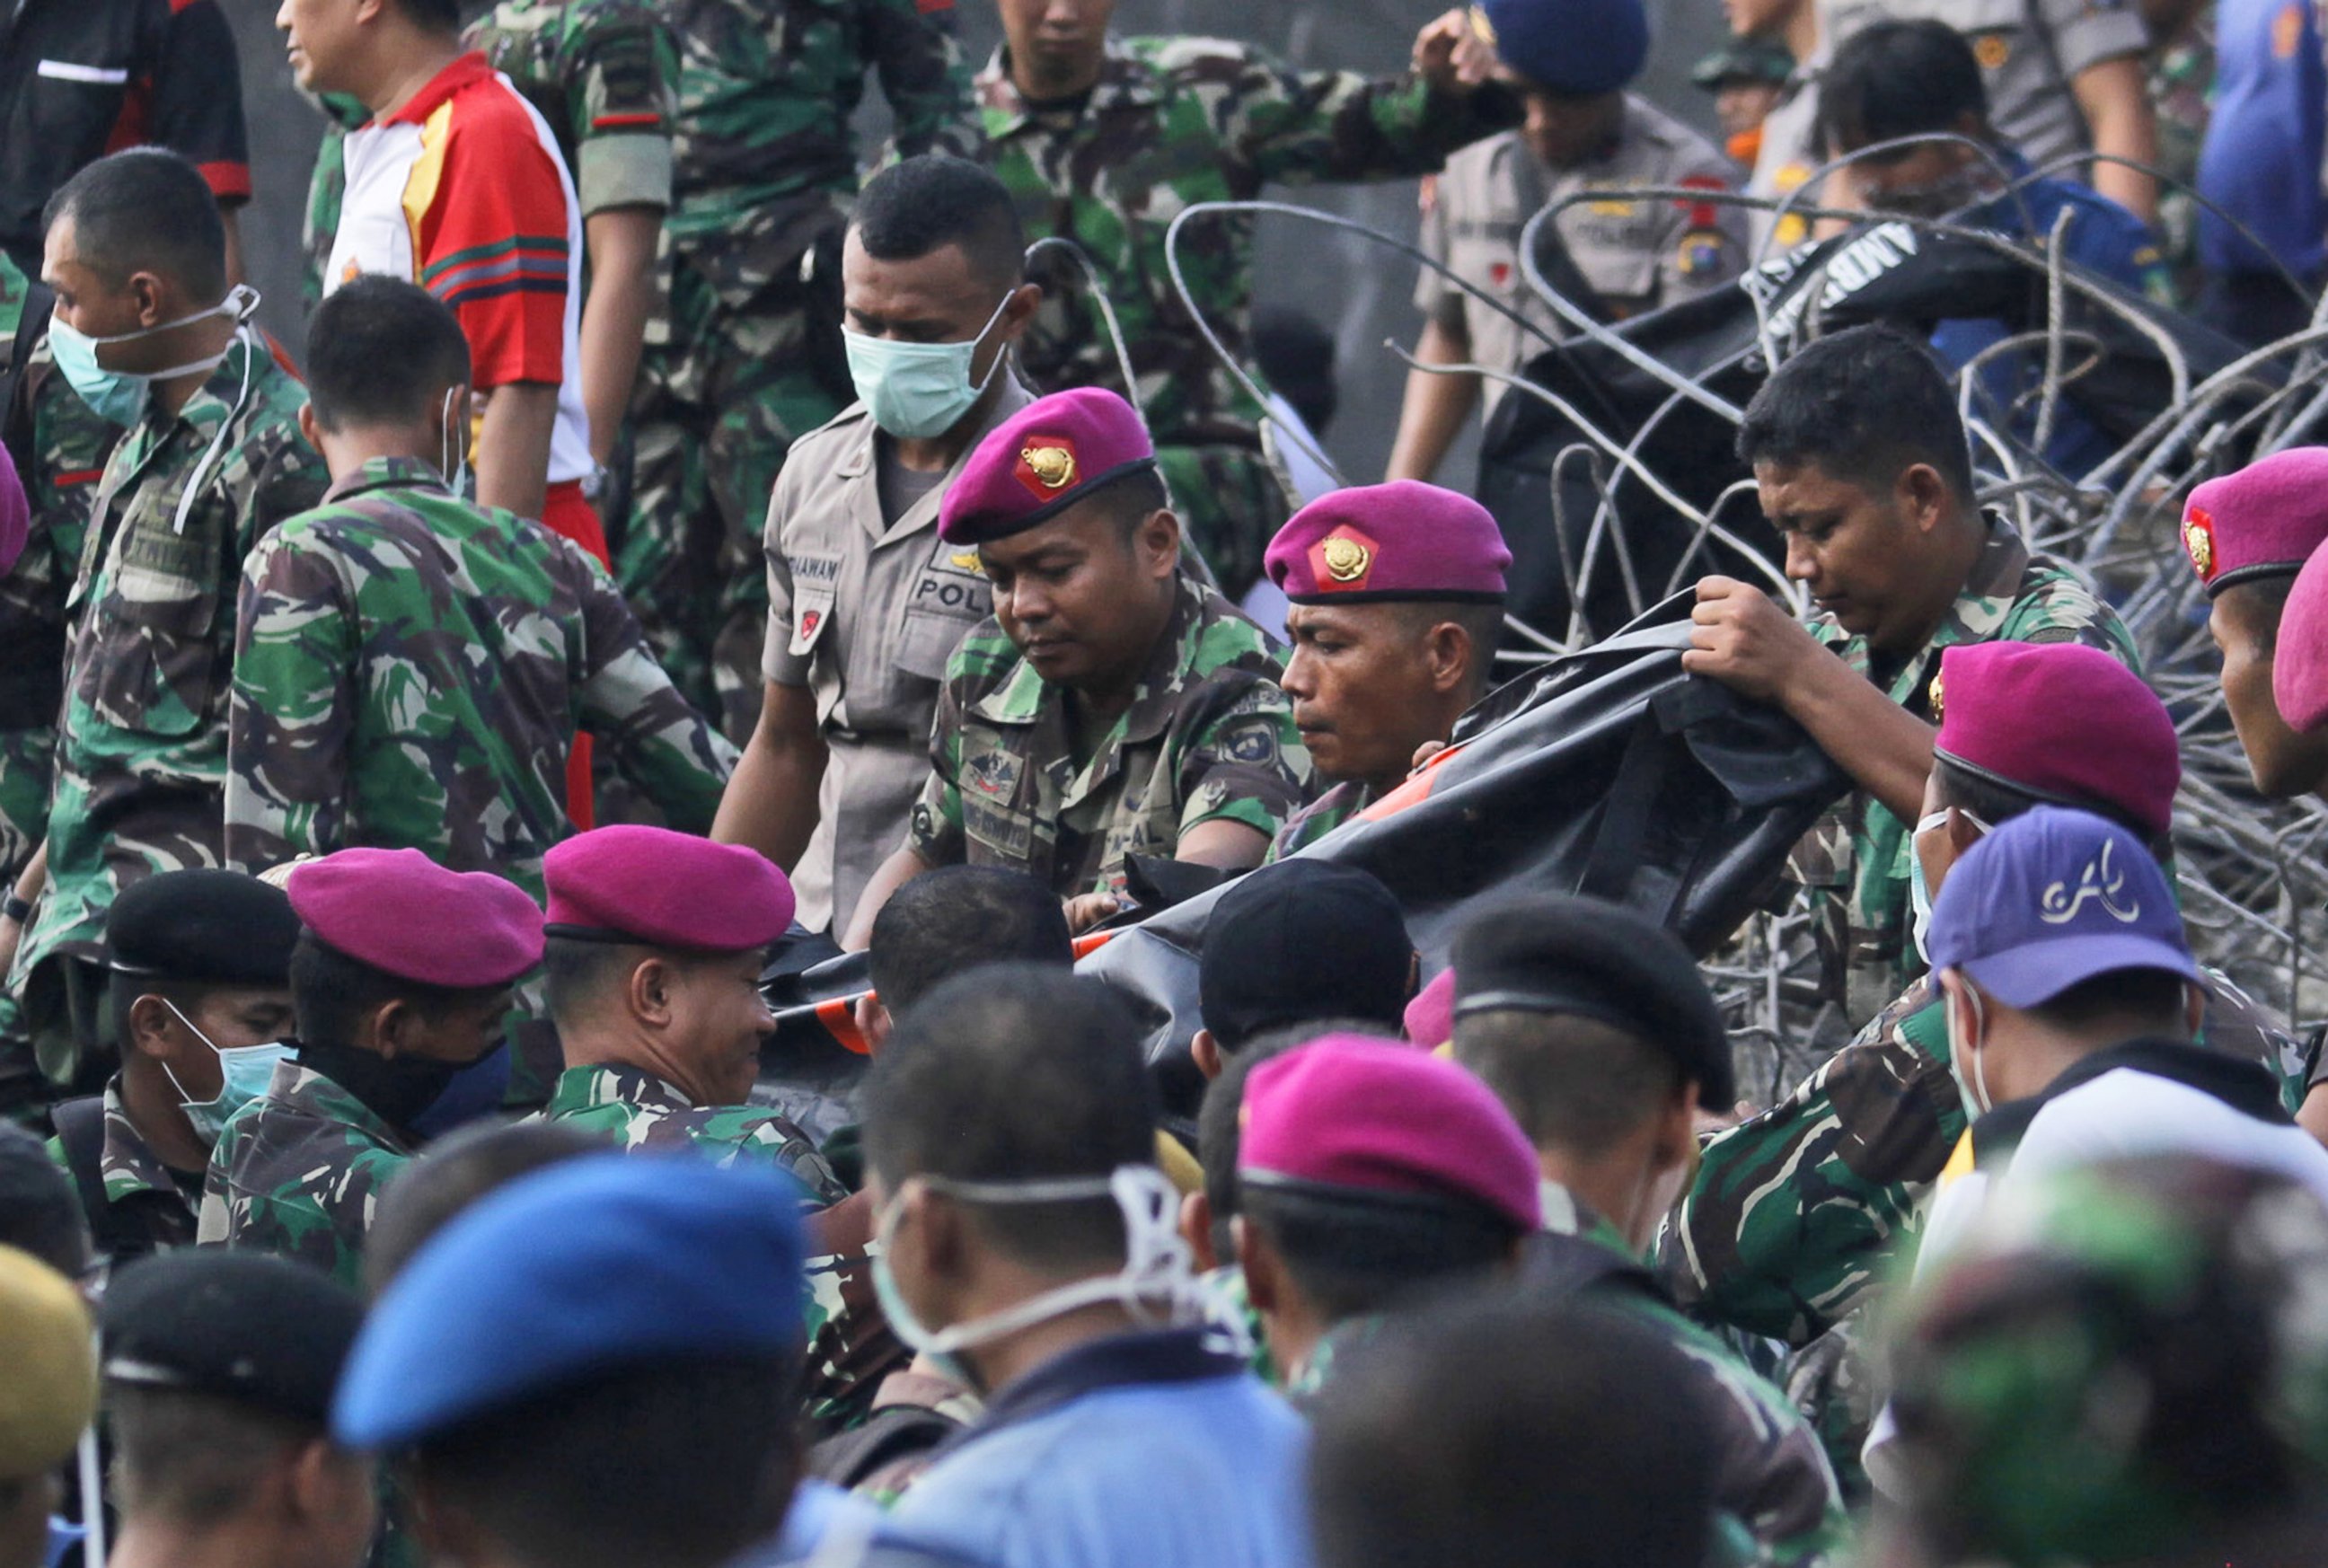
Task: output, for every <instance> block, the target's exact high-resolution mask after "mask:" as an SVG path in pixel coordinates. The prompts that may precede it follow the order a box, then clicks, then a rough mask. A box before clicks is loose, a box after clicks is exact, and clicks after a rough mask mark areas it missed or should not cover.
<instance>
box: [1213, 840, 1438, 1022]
mask: <svg viewBox="0 0 2328 1568" xmlns="http://www.w3.org/2000/svg"><path fill="white" fill-rule="evenodd" d="M1413 991H1414V943H1413V940H1412V939H1410V938H1409V937H1408V935H1407V934H1406V916H1405V915H1404V914H1403V913H1402V912H1401V910H1400V909H1399V906H1398V899H1397V898H1396V897H1394V895H1393V894H1392V893H1391V890H1390V889H1389V888H1388V887H1384V886H1383V884H1382V879H1381V878H1378V877H1376V876H1375V875H1374V874H1373V873H1372V872H1368V871H1361V870H1359V869H1357V868H1356V867H1355V866H1340V865H1336V864H1335V863H1334V862H1332V861H1330V860H1319V859H1312V858H1310V857H1308V856H1297V857H1295V858H1294V859H1291V860H1281V861H1279V862H1278V863H1277V864H1276V865H1274V866H1268V867H1264V868H1263V869H1261V870H1258V871H1254V872H1253V873H1251V874H1250V875H1248V876H1246V877H1245V878H1244V879H1243V880H1241V881H1239V882H1238V883H1237V884H1236V885H1235V886H1234V887H1231V888H1230V889H1229V890H1228V891H1227V892H1225V893H1224V894H1222V895H1221V897H1220V902H1218V903H1217V904H1216V905H1214V906H1213V915H1212V919H1211V920H1210V921H1209V922H1208V923H1207V924H1206V927H1205V945H1204V947H1203V949H1202V951H1201V952H1199V953H1198V954H1197V1008H1198V1009H1199V1011H1201V1013H1202V1014H1203V1016H1204V1021H1205V1028H1207V1029H1209V1030H1211V1031H1212V1035H1213V1038H1214V1039H1215V1040H1216V1041H1217V1042H1219V1044H1220V1047H1221V1048H1222V1049H1223V1050H1226V1051H1234V1050H1235V1049H1236V1048H1237V1047H1240V1046H1242V1045H1244V1042H1245V1041H1247V1040H1249V1039H1251V1038H1253V1036H1255V1035H1257V1034H1260V1033H1261V1032H1262V1031H1263V1030H1264V1029H1272V1028H1277V1027H1278V1026H1279V1025H1281V1024H1298V1023H1303V1022H1307V1021H1309V1020H1311V1019H1352V1020H1364V1021H1366V1022H1370V1023H1380V1024H1381V1025H1382V1026H1383V1028H1384V1030H1385V1033H1388V1034H1390V1035H1392V1036H1396V1035H1397V1033H1398V1030H1399V1021H1400V1016H1401V1014H1403V1012H1404V1011H1405V1009H1406V1001H1407V998H1408V997H1410V996H1412V995H1413Z"/></svg>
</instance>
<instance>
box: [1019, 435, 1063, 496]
mask: <svg viewBox="0 0 2328 1568" xmlns="http://www.w3.org/2000/svg"><path fill="white" fill-rule="evenodd" d="M1019 457H1020V458H1021V459H1023V460H1024V461H1025V463H1026V465H1027V468H1028V472H1029V473H1031V474H1034V476H1035V477H1036V478H1037V480H1038V481H1040V482H1041V484H1042V485H1043V488H1044V489H1046V490H1065V488H1066V487H1067V486H1068V485H1070V484H1074V483H1075V454H1074V453H1073V452H1070V451H1068V450H1067V449H1066V448H1065V446H1029V447H1028V448H1027V449H1026V450H1025V451H1023V452H1021V453H1019Z"/></svg>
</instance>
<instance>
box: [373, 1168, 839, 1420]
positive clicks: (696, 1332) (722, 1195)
mask: <svg viewBox="0 0 2328 1568" xmlns="http://www.w3.org/2000/svg"><path fill="white" fill-rule="evenodd" d="M804 1200H805V1195H804V1194H803V1190H802V1188H800V1186H799V1184H797V1183H796V1182H794V1181H793V1180H792V1179H791V1178H789V1177H787V1176H784V1174H782V1173H781V1172H778V1171H775V1170H773V1169H760V1168H733V1169H718V1168H717V1167H715V1166H713V1165H711V1164H709V1162H708V1161H706V1160H703V1159H701V1158H699V1157H698V1156H694V1155H684V1154H682V1155H648V1154H638V1155H622V1154H603V1155H590V1156H587V1157H586V1158H583V1159H580V1160H566V1161H563V1162H561V1163H559V1164H558V1165H556V1166H553V1167H551V1168H550V1169H547V1170H542V1171H539V1172H536V1173H535V1174H533V1175H530V1176H527V1177H523V1178H520V1179H518V1180H516V1181H513V1182H511V1183H510V1184H509V1185H508V1186H507V1187H504V1188H501V1189H499V1190H498V1191H495V1192H493V1193H492V1194H490V1195H488V1196H487V1197H483V1198H482V1199H480V1200H479V1201H478V1202H477V1203H476V1204H475V1205H474V1207H470V1208H469V1209H467V1210H465V1212H463V1213H462V1214H461V1215H460V1216H457V1217H456V1218H455V1219H454V1220H453V1221H452V1223H450V1224H449V1225H446V1227H445V1228H444V1229H443V1230H442V1231H440V1232H438V1233H437V1234H436V1235H434V1236H432V1237H430V1238H429V1240H428V1242H427V1244H426V1245H424V1246H423V1247H422V1248H421V1249H420V1251H419V1252H418V1253H415V1254H414V1255H413V1259H412V1261H411V1263H408V1265H407V1266H406V1267H405V1270H404V1272H402V1273H400V1274H399V1275H398V1276H397V1278H396V1282H395V1283H394V1284H393V1285H391V1286H390V1287H389V1289H388V1291H387V1292H386V1293H385V1294H383V1295H382V1296H381V1297H380V1301H379V1302H378V1304H377V1305H375V1306H374V1307H373V1308H372V1310H371V1314H370V1316H369V1317H367V1318H366V1319H365V1320H364V1325H363V1329H362V1331H361V1333H360V1334H359V1335H358V1336H357V1337H356V1343H355V1347H354V1349H353V1350H352V1351H351V1352H350V1353H349V1357H348V1364H347V1367H346V1370H345V1371H344V1372H343V1374H342V1375H341V1377H340V1385H339V1389H338V1391H337V1393H336V1394H335V1395H334V1397H333V1403H332V1435H333V1437H334V1438H336V1439H337V1440H338V1441H340V1442H341V1443H343V1444H344V1445H345V1446H347V1447H349V1448H356V1449H381V1448H394V1447H399V1446H401V1445H404V1444H407V1443H410V1442H414V1441H418V1440H420V1439H423V1438H426V1437H428V1436H430V1435H432V1434H434V1433H436V1432H444V1431H446V1429H448V1428H450V1427H453V1426H456V1425H458V1424H460V1423H461V1422H465V1421H467V1420H469V1419H471V1418H472V1417H474V1416H478V1415H482V1414H484V1413H487V1412H489V1411H493V1410H496V1409H500V1408H502V1407H503V1406H506V1405H510V1404H516V1403H517V1402H519V1401H521V1400H523V1399H527V1398H530V1397H531V1396H533V1395H535V1394H542V1393H546V1392H548V1391H549V1390H551V1389H555V1388H559V1387H561V1386H564V1385H568V1384H572V1383H575V1382H578V1381H580V1380H582V1379H584V1378H587V1377H590V1376H596V1375H597V1374H601V1373H605V1372H611V1371H615V1370H619V1369H621V1368H623V1367H625V1366H634V1365H637V1364H639V1363H642V1362H648V1361H657V1360H668V1359H671V1358H674V1357H689V1356H706V1357H709V1356H735V1355H753V1354H762V1353H765V1354H770V1355H777V1354H782V1353H783V1352H784V1351H786V1350H787V1349H791V1348H793V1347H797V1345H798V1344H799V1342H800V1337H801V1332H802V1317H801V1313H802V1306H803V1293H804V1276H803V1257H802V1235H803V1232H802V1219H801V1207H802V1204H803V1201H804Z"/></svg>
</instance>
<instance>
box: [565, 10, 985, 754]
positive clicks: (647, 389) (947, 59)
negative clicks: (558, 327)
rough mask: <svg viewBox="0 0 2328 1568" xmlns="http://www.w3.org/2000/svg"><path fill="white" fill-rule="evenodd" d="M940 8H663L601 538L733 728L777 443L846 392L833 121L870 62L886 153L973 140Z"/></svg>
mask: <svg viewBox="0 0 2328 1568" xmlns="http://www.w3.org/2000/svg"><path fill="white" fill-rule="evenodd" d="M669 14H670V16H671V30H672V32H673V33H676V34H677V35H678V39H679V48H680V87H679V104H680V109H679V138H678V171H677V201H676V202H675V204H674V205H673V207H672V208H671V221H670V222H669V224H668V225H667V226H666V227H665V229H664V230H663V241H664V249H665V255H664V258H663V259H664V262H665V265H666V271H667V277H668V279H669V287H668V292H667V294H666V296H665V300H664V308H663V309H662V312H661V313H659V314H658V315H657V316H656V318H655V319H654V320H653V321H652V322H650V323H649V324H648V326H647V342H646V354H645V358H644V360H643V361H642V363H641V365H640V370H639V389H638V395H637V397H636V398H635V399H634V401H633V402H632V405H631V428H632V434H633V437H634V453H633V458H632V479H631V514H630V517H629V520H628V521H627V522H626V523H625V524H624V525H623V526H622V527H621V528H620V529H619V530H610V533H609V539H608V543H609V544H610V545H611V546H612V548H613V549H614V552H615V576H616V577H618V578H619V579H620V580H621V582H622V585H623V591H624V593H625V594H628V595H629V596H630V598H631V603H632V605H633V606H634V608H636V609H637V611H638V613H639V618H640V620H641V621H642V622H643V624H645V626H646V629H647V636H648V640H649V641H650V642H651V643H652V644H653V645H654V649H655V653H656V655H657V656H658V657H659V658H661V659H662V662H663V664H664V667H665V668H667V669H669V670H670V671H671V673H672V675H673V677H674V678H676V679H677V680H678V681H679V683H680V688H681V690H683V691H685V692H686V693H687V694H688V695H689V697H690V698H691V699H694V700H695V702H696V703H697V704H698V705H699V706H700V707H702V708H703V709H705V711H707V712H710V713H714V714H718V715H720V716H721V719H722V722H723V723H724V724H725V725H726V727H727V728H728V733H729V735H731V736H732V737H735V738H737V739H738V740H741V739H743V738H744V737H746V736H747V735H748V734H749V733H750V732H751V728H752V724H753V721H754V720H755V719H756V718H757V717H758V716H759V711H760V649H761V643H762V639H763V637H764V636H765V630H766V628H765V621H766V618H767V613H768V604H767V585H766V583H765V581H764V580H763V578H762V577H761V575H760V522H761V519H762V517H763V516H764V515H765V512H766V511H767V503H768V494H769V492H770V491H771V490H773V489H774V487H775V480H776V470H777V469H779V468H780V467H782V466H783V465H784V454H785V452H786V450H787V449H788V448H789V447H790V446H791V445H792V443H793V440H794V439H795V438H796V437H801V436H804V435H806V434H807V433H808V432H809V431H811V430H813V429H815V428H816V427H818V426H820V425H821V424H823V423H824V422H825V421H826V420H828V419H830V418H832V417H833V416H834V415H836V414H838V413H840V410H841V408H842V406H843V405H844V404H846V403H848V402H849V401H850V398H851V396H852V395H853V394H851V392H850V389H849V384H848V375H847V371H846V370H845V368H843V367H842V366H841V364H840V360H839V352H840V350H839V336H838V334H839V333H840V278H839V277H838V275H837V267H838V263H837V261H836V260H835V259H834V252H833V251H832V250H831V249H830V247H831V240H832V239H833V237H835V236H836V235H837V234H838V232H839V230H840V225H841V221H842V202H843V201H844V200H845V199H846V198H847V197H848V196H849V195H850V193H852V192H854V191H855V190H856V188H857V181H858V168H857V151H856V144H855V138H854V136H853V135H852V133H851V131H850V117H851V116H852V115H853V114H854V113H855V112H856V109H857V106H858V103H859V100H860V99H862V98H863V97H864V92H865V79H866V76H867V73H868V71H871V72H874V73H877V74H878V76H879V78H880V81H881V94H882V97H883V98H885V99H887V101H888V105H889V108H890V110H891V112H892V114H893V115H894V116H895V118H896V131H895V134H894V135H893V136H892V138H891V147H892V149H893V151H894V152H895V154H896V155H900V156H911V155H915V154H917V153H926V152H947V153H953V154H956V155H962V156H975V155H977V151H978V130H977V123H976V119H975V117H974V116H973V114H972V108H971V102H970V71H969V66H968V63H967V62H966V61H964V60H963V58H962V50H961V47H960V45H958V44H957V43H956V42H954V37H953V0H680V3H679V4H677V5H673V6H672V7H671V11H670V13H669ZM821 247H822V248H824V253H823V256H822V263H823V266H822V268H821V269H819V268H818V267H817V258H818V256H819V251H820V248H821ZM812 271H815V272H817V276H816V277H814V278H813V280H812V277H811V276H810V275H811V273H812Z"/></svg>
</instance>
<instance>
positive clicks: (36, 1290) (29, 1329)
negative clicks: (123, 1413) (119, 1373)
mask: <svg viewBox="0 0 2328 1568" xmlns="http://www.w3.org/2000/svg"><path fill="white" fill-rule="evenodd" d="M0 1367H5V1368H6V1369H7V1371H6V1373H5V1376H0V1481H15V1480H23V1479H26V1478H28V1477H32V1476H37V1475H40V1474H42V1472H43V1471H46V1470H48V1469H52V1468H53V1467H54V1466H55V1465H56V1464H57V1463H58V1461H60V1460H62V1459H63V1458H64V1457H65V1456H66V1455H67V1454H69V1453H70V1452H72V1451H73V1445H74V1444H75V1443H77V1442H79V1441H80V1434H81V1431H82V1429H83V1428H85V1427H87V1426H88V1425H89V1417H90V1416H91V1415H92V1414H94V1413H95V1412H96V1409H97V1353H96V1349H95V1347H93V1346H92V1345H91V1343H90V1335H89V1309H88V1308H86V1307H84V1306H82V1305H81V1300H80V1291H76V1290H74V1289H73V1287H72V1282H71V1281H70V1280H68V1279H66V1278H65V1277H64V1276H63V1275H62V1274H61V1273H59V1272H56V1271H55V1270H54V1269H52V1268H51V1267H49V1265H48V1264H46V1263H42V1262H41V1260H40V1259H38V1258H36V1257H34V1256H33V1254H32V1253H26V1252H19V1251H18V1250H17V1249H16V1248H14V1247H10V1246H0Z"/></svg>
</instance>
